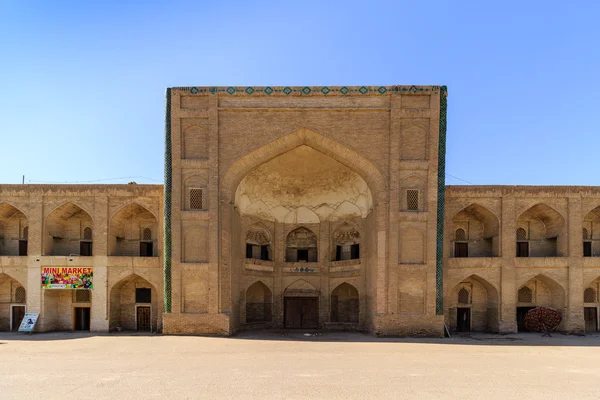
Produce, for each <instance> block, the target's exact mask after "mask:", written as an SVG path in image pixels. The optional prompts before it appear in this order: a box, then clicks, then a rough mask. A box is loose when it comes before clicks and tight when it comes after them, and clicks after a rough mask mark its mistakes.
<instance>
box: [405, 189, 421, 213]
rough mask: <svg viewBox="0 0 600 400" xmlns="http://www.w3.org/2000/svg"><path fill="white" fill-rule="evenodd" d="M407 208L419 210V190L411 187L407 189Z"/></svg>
mask: <svg viewBox="0 0 600 400" xmlns="http://www.w3.org/2000/svg"><path fill="white" fill-rule="evenodd" d="M406 209H407V210H409V211H418V210H419V191H418V190H416V189H409V190H407V191H406Z"/></svg>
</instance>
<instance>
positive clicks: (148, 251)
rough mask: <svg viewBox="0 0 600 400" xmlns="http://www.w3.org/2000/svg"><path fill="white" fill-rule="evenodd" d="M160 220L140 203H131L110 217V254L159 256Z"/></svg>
mask: <svg viewBox="0 0 600 400" xmlns="http://www.w3.org/2000/svg"><path fill="white" fill-rule="evenodd" d="M157 229H158V222H157V220H156V217H155V216H154V214H152V213H151V212H150V211H148V210H147V209H146V208H145V207H142V206H141V205H139V204H138V203H130V204H128V205H126V206H125V207H123V208H121V209H120V210H119V211H117V212H116V213H115V214H114V215H113V216H112V218H111V219H110V226H109V254H110V255H111V256H127V257H157V256H158V248H157V247H158V246H157V236H156V233H157Z"/></svg>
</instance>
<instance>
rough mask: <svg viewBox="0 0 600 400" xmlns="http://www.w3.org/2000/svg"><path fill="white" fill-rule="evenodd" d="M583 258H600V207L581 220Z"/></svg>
mask: <svg viewBox="0 0 600 400" xmlns="http://www.w3.org/2000/svg"><path fill="white" fill-rule="evenodd" d="M582 234H583V256H584V257H600V206H598V207H596V208H594V209H593V210H592V211H590V212H589V213H587V215H586V216H585V218H584V219H583V231H582Z"/></svg>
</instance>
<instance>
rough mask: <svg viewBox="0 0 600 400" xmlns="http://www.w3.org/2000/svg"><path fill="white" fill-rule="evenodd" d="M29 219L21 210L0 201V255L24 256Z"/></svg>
mask: <svg viewBox="0 0 600 400" xmlns="http://www.w3.org/2000/svg"><path fill="white" fill-rule="evenodd" d="M28 227H29V221H28V220H27V216H26V215H25V213H23V212H22V211H21V210H19V209H18V208H16V207H15V206H13V205H12V204H10V203H8V202H2V203H0V256H26V255H27V243H28V236H29V228H28Z"/></svg>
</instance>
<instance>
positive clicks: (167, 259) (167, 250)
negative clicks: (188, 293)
mask: <svg viewBox="0 0 600 400" xmlns="http://www.w3.org/2000/svg"><path fill="white" fill-rule="evenodd" d="M165 96H166V99H165V101H166V104H165V108H166V110H165V187H164V195H165V198H164V217H165V218H164V234H163V240H164V244H163V247H164V250H163V251H164V258H163V260H164V261H163V263H164V264H163V274H164V280H163V281H164V306H165V308H164V311H165V313H170V312H171V190H172V179H173V165H172V158H171V157H172V155H171V89H170V88H168V89H167V91H166V93H165Z"/></svg>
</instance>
